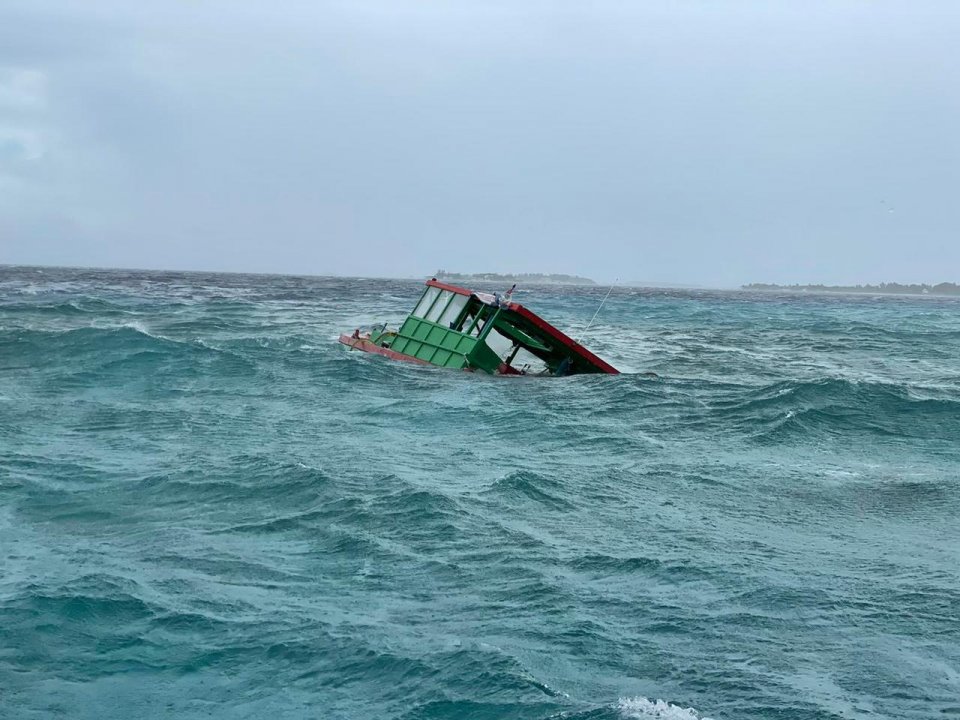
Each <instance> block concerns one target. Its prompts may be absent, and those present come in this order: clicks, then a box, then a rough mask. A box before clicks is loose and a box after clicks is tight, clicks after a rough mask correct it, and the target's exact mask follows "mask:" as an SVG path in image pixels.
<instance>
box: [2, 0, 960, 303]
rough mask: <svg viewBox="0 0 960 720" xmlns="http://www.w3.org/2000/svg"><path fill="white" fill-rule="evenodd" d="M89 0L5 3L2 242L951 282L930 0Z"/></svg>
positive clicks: (394, 265)
mask: <svg viewBox="0 0 960 720" xmlns="http://www.w3.org/2000/svg"><path fill="white" fill-rule="evenodd" d="M89 5H90V4H87V3H71V2H66V1H65V0H60V1H54V0H40V1H39V2H31V3H26V2H19V1H17V0H14V1H13V2H11V3H9V4H5V5H4V7H2V8H0V68H2V70H0V148H5V149H0V183H6V184H4V185H2V186H0V187H5V188H7V189H6V191H5V192H4V195H6V200H0V261H2V260H3V259H5V260H6V261H9V262H41V261H42V262H60V263H66V264H101V265H103V264H106V265H122V266H141V267H142V266H146V267H175V268H192V267H195V268H211V269H225V270H246V271H258V270H260V271H265V272H266V271H290V272H313V273H344V274H370V275H386V274H398V275H422V274H425V273H428V272H430V271H432V270H433V269H434V268H435V267H438V266H444V267H448V268H451V269H477V270H516V271H536V270H545V271H559V272H575V273H580V274H587V275H591V276H595V277H597V278H600V279H607V278H613V277H621V278H624V279H645V280H653V281H671V280H672V281H680V282H691V283H704V284H714V285H732V284H738V283H741V282H749V281H754V280H763V281H786V282H789V281H802V282H806V281H823V282H858V281H880V280H900V281H938V280H956V279H957V278H956V276H955V275H956V271H955V270H954V268H956V267H957V265H958V261H960V243H957V242H956V237H957V231H958V229H960V210H958V207H957V204H956V203H955V201H954V196H955V195H956V189H957V187H958V181H960V140H958V137H957V131H956V128H957V127H960V82H958V80H960V78H958V77H957V68H958V60H960V51H958V50H957V49H956V47H955V45H956V43H955V42H954V39H955V37H957V36H960V33H958V31H960V14H958V12H960V11H958V8H957V6H956V5H955V4H952V3H947V2H932V3H925V4H923V5H922V7H918V6H917V5H916V4H912V3H906V2H889V3H866V2H864V3H844V4H837V3H830V2H815V3H804V4H802V6H801V5H800V4H796V5H787V4H770V3H765V2H736V3H734V2H729V3H728V2H721V3H709V4H708V3H673V2H670V3H667V2H662V3H639V4H636V3H616V2H607V3H599V4H591V5H590V6H585V5H581V4H575V3H538V2H529V3H506V2H503V3H489V4H477V3H446V4H423V3H404V2H400V3H326V4H323V3H305V2H304V3H284V4H277V3H266V2H259V1H258V2H247V3H241V4H236V3H227V2H223V1H220V0H218V1H216V2H208V3H203V4H198V3H185V2H184V3H177V2H160V1H159V0H144V1H143V2H140V3H136V4H131V3H126V2H124V3H120V2H116V1H115V0H111V1H110V2H99V3H96V6H95V8H91V7H89ZM85 6H86V7H85ZM238 6H239V7H238ZM10 73H20V75H18V76H17V77H19V78H20V80H18V81H16V82H14V83H11V82H9V80H8V81H6V82H2V78H4V77H8V76H9V74H10ZM23 73H27V74H26V75H23ZM23 78H31V79H30V80H29V81H24V79H23ZM31 83H33V84H34V85H35V86H36V87H40V88H42V93H43V102H42V103H40V104H37V105H33V106H29V107H26V106H24V102H23V98H24V97H25V96H24V95H23V93H24V92H25V91H24V87H28V88H29V86H31ZM11 88H13V89H11ZM17 88H19V89H17ZM18 93H20V94H18ZM27 96H29V91H27ZM5 97H6V98H8V102H6V104H4V98H5ZM10 97H14V99H15V100H14V102H12V103H11V102H10V101H9V98H10ZM16 98H20V100H19V101H17V100H16ZM17 102H20V105H18V106H17V107H14V105H17ZM27 105H29V102H27ZM5 128H6V132H7V135H4V129H5ZM14 136H15V137H16V138H19V139H16V140H14V141H11V140H10V139H9V138H10V137H14ZM5 137H7V138H8V139H7V140H6V141H4V138H5ZM26 138H33V140H30V141H27V140H25V139H26ZM14 143H15V146H14ZM31 143H33V146H32V147H33V148H34V151H33V152H30V151H28V149H27V148H28V146H29V145H30V144H31ZM37 147H42V152H40V154H39V155H38V154H37V152H36V148H37ZM10 148H14V149H13V150H11V149H10ZM4 178H6V180H4ZM881 201H885V202H889V203H892V204H893V205H895V206H896V212H895V213H890V212H888V211H887V209H886V206H884V205H883V204H882V203H881Z"/></svg>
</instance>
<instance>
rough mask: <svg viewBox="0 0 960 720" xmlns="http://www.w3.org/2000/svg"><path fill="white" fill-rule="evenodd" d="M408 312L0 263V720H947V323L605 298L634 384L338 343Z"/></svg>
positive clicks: (950, 321) (958, 415)
mask: <svg viewBox="0 0 960 720" xmlns="http://www.w3.org/2000/svg"><path fill="white" fill-rule="evenodd" d="M604 292H605V289H603V288H596V289H557V288H552V289H551V288H521V289H520V294H518V296H517V299H518V300H519V301H521V302H524V303H525V304H527V305H529V306H530V307H531V308H533V309H534V310H536V311H538V312H540V313H541V314H542V315H544V316H545V317H546V318H548V319H550V320H552V321H554V322H555V323H556V324H558V325H559V326H560V327H562V328H565V329H567V330H569V331H570V332H571V334H574V335H576V334H578V332H577V331H578V329H579V328H581V327H582V326H583V324H584V321H585V320H587V319H589V318H590V317H591V316H592V315H593V312H594V310H595V309H596V307H597V305H598V304H599V301H600V298H601V297H602V296H603V294H604ZM418 294H419V284H418V283H415V282H402V281H382V282H381V281H372V280H346V279H331V278H292V277H270V276H236V275H215V274H164V273H139V272H121V271H76V270H73V271H71V270H54V269H45V270H43V271H39V270H33V269H17V268H0V717H3V718H48V717H65V718H98V719H100V718H131V717H137V718H153V717H157V718H161V717H162V718H166V717H170V718H173V717H175V718H209V717H217V718H264V717H267V718H271V719H279V718H301V717H311V718H345V719H354V718H356V719H359V718H363V719H366V718H391V719H393V718H396V719H401V718H402V719H404V720H413V719H415V718H437V719H439V718H451V719H453V718H457V719H460V718H529V719H538V720H539V719H544V718H567V719H569V720H587V719H589V720H623V719H630V718H672V719H674V720H692V719H693V718H701V717H709V718H714V719H716V720H720V719H725V720H734V719H738V720H739V719H757V720H759V719H761V718H763V719H767V718H777V719H778V720H782V719H785V718H803V719H811V720H812V719H818V720H819V719H827V718H870V719H876V718H891V719H892V718H898V719H899V718H922V719H923V720H929V719H930V718H951V717H960V520H958V511H960V478H958V468H960V302H958V301H957V300H955V299H938V298H929V297H924V298H889V297H883V298H880V297H870V296H833V297H829V296H813V295H811V296H789V297H777V296H775V295H754V294H749V293H723V292H692V291H691V292H681V291H644V290H627V289H618V290H615V291H614V292H613V294H612V295H611V297H610V299H609V300H608V301H607V303H606V305H605V306H604V308H603V310H602V312H601V313H600V315H599V317H598V318H597V321H596V323H595V325H594V326H593V327H592V328H591V329H590V331H589V334H588V336H587V339H586V340H585V344H586V345H587V346H588V347H590V348H591V349H593V350H594V351H595V352H597V354H599V355H600V356H601V357H603V358H605V359H606V360H608V361H610V362H611V363H612V364H614V365H615V366H617V367H619V368H621V369H622V370H625V371H628V372H627V373H626V374H623V375H620V376H604V377H598V376H592V377H586V376H577V377H570V378H557V379H540V378H529V377H527V378H492V377H487V376H481V375H476V374H469V373H460V372H453V371H442V370H436V369H432V368H423V367H418V366H412V365H407V364H403V363H395V362H390V361H388V360H385V359H383V358H378V357H372V356H369V355H364V354H362V353H356V352H354V353H351V352H348V351H347V350H346V349H345V348H343V347H342V346H339V345H338V344H337V343H336V336H337V335H338V333H339V332H340V331H342V330H348V331H349V330H352V329H353V328H354V327H356V326H358V325H364V324H369V323H372V322H374V321H378V320H381V319H383V320H391V321H393V322H397V321H399V320H402V318H403V317H404V316H405V314H406V311H407V310H408V309H409V308H410V307H412V305H413V303H414V300H415V298H416V297H417V295H418ZM644 371H654V372H656V373H657V374H659V375H660V378H659V379H651V378H649V377H644V376H642V375H641V374H640V373H641V372H644Z"/></svg>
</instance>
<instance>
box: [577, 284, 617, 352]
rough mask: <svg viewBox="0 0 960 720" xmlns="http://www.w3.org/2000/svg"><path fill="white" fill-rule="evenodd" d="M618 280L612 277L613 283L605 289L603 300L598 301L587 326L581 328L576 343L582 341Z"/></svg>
mask: <svg viewBox="0 0 960 720" xmlns="http://www.w3.org/2000/svg"><path fill="white" fill-rule="evenodd" d="M619 280H620V278H614V280H613V285H611V286H610V289H609V290H607V294H606V295H604V296H603V300H601V301H600V307H598V308H597V311H596V312H595V313H594V314H593V317H592V318H590V322H588V323H587V326H586V327H585V328H584V329H583V332H582V333H580V339H579V340H577V345H579V344H580V343H581V342H583V338H584V337H585V336H586V334H587V330H589V329H590V326H591V325H593V321H594V320H596V319H597V315H599V314H600V309H601V308H602V307H603V304H604V303H605V302H606V301H607V298H608V297H610V293H612V292H613V287H614V285H616V284H617V282H618V281H619Z"/></svg>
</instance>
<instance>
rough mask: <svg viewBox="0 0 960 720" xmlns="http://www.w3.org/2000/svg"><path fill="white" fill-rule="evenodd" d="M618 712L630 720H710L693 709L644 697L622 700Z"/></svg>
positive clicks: (618, 705)
mask: <svg viewBox="0 0 960 720" xmlns="http://www.w3.org/2000/svg"><path fill="white" fill-rule="evenodd" d="M617 710H619V711H620V715H621V716H622V717H624V718H627V719H628V720H647V719H648V718H656V719H657V720H710V718H708V717H704V716H702V715H701V714H700V713H699V712H697V711H696V710H694V709H693V708H685V707H680V706H679V705H674V704H673V703H668V702H667V701H666V700H648V699H647V698H645V697H642V696H638V697H633V698H620V700H619V701H618V702H617Z"/></svg>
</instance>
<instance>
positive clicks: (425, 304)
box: [413, 287, 440, 318]
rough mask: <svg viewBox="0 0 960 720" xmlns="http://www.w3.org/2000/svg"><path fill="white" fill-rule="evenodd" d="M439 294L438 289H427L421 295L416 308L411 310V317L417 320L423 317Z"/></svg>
mask: <svg viewBox="0 0 960 720" xmlns="http://www.w3.org/2000/svg"><path fill="white" fill-rule="evenodd" d="M439 294H440V288H435V287H428V288H427V291H426V292H425V293H423V296H422V297H421V298H420V302H418V303H417V306H416V307H415V308H414V309H413V316H414V317H418V318H422V317H424V316H425V315H426V314H427V310H429V309H430V306H431V305H432V304H433V301H434V300H436V299H437V295H439Z"/></svg>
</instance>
